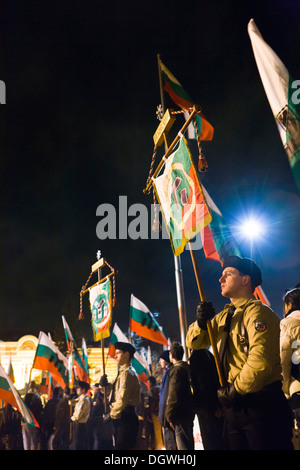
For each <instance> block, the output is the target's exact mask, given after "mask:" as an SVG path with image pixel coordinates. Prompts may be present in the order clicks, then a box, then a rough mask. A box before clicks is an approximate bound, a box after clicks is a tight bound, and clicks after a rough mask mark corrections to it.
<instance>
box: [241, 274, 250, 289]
mask: <svg viewBox="0 0 300 470" xmlns="http://www.w3.org/2000/svg"><path fill="white" fill-rule="evenodd" d="M242 284H243V286H244V287H246V286H249V287H251V277H250V276H249V274H244V276H243V279H242Z"/></svg>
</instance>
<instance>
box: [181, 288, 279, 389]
mask: <svg viewBox="0 0 300 470" xmlns="http://www.w3.org/2000/svg"><path fill="white" fill-rule="evenodd" d="M229 305H230V304H227V305H225V307H224V310H223V311H222V312H220V313H219V314H217V315H216V316H215V317H214V318H213V319H212V321H211V325H212V330H213V335H214V338H215V341H216V343H217V347H218V350H219V349H220V343H221V339H222V332H223V329H224V325H225V319H226V316H227V311H228V307H229ZM234 305H235V307H236V310H235V312H234V314H233V317H232V320H231V328H230V333H229V339H228V345H227V348H228V356H227V357H228V370H229V371H228V378H227V380H228V382H229V383H232V382H234V386H235V389H236V390H237V392H238V393H240V394H242V395H244V394H246V393H255V392H258V391H260V390H262V389H263V388H264V387H265V386H266V385H269V384H271V383H273V382H275V381H278V380H282V377H281V364H280V352H279V336H280V320H279V317H278V316H277V315H276V314H275V313H274V312H273V310H271V309H270V308H269V307H267V306H266V305H264V304H262V303H261V302H260V301H259V300H256V299H255V297H254V296H253V295H251V296H248V297H245V298H240V299H238V300H237V301H236V302H235V304H234ZM243 313H244V325H245V329H246V332H247V342H248V355H247V353H246V352H245V351H244V338H243V336H242V331H241V317H242V314H243ZM186 345H187V347H188V348H190V349H201V348H208V347H209V346H210V340H209V336H208V332H207V330H201V329H200V327H199V326H198V323H197V322H194V323H192V324H191V325H190V327H189V329H188V332H187V337H186ZM225 378H226V377H225Z"/></svg>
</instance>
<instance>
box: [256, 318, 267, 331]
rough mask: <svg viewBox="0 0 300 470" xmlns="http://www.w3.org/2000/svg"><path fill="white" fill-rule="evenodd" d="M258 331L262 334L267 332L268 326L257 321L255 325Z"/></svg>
mask: <svg viewBox="0 0 300 470" xmlns="http://www.w3.org/2000/svg"><path fill="white" fill-rule="evenodd" d="M254 326H255V329H256V331H259V332H260V333H262V332H264V331H266V329H267V325H266V323H265V322H264V321H261V320H257V321H256V322H255V324H254Z"/></svg>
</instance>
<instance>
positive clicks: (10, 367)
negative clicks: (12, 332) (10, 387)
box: [7, 354, 15, 383]
mask: <svg viewBox="0 0 300 470" xmlns="http://www.w3.org/2000/svg"><path fill="white" fill-rule="evenodd" d="M7 375H8V377H9V378H10V380H11V381H12V383H15V375H14V370H13V366H12V362H11V354H10V355H9V363H8V369H7Z"/></svg>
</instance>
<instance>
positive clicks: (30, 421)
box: [0, 365, 39, 427]
mask: <svg viewBox="0 0 300 470" xmlns="http://www.w3.org/2000/svg"><path fill="white" fill-rule="evenodd" d="M0 400H3V401H5V402H6V403H9V404H10V405H11V406H13V407H14V408H17V410H18V411H19V412H20V413H21V415H22V416H23V419H24V421H25V423H26V424H27V426H30V427H31V426H32V427H33V426H35V427H39V424H38V422H37V421H36V419H35V417H34V416H33V414H32V412H31V411H30V410H29V408H28V407H27V406H26V404H25V403H24V401H23V400H22V398H21V397H20V395H19V392H18V391H17V389H16V388H15V386H14V384H13V383H12V381H11V379H10V378H9V376H8V375H7V373H6V372H5V371H4V369H3V368H2V367H1V365H0Z"/></svg>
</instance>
